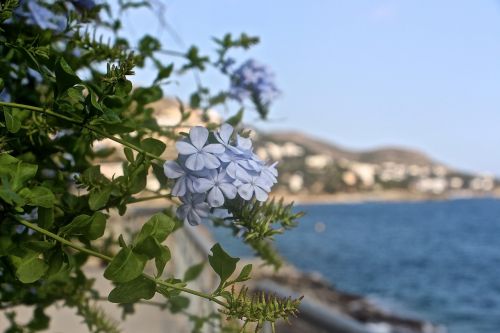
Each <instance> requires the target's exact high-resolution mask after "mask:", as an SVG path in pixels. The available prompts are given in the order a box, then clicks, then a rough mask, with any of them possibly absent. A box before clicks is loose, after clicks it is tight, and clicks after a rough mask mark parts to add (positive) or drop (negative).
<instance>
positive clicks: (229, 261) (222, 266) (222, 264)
mask: <svg viewBox="0 0 500 333" xmlns="http://www.w3.org/2000/svg"><path fill="white" fill-rule="evenodd" d="M210 251H211V252H212V254H211V255H208V262H209V263H210V266H212V268H213V270H214V271H215V273H217V275H219V277H220V280H221V281H220V284H219V286H222V285H223V284H224V282H226V281H227V279H228V278H229V277H230V276H231V274H233V273H234V271H235V269H236V263H237V262H238V261H239V260H240V258H233V257H231V256H230V255H229V254H227V253H226V251H224V250H223V249H222V247H221V246H220V244H219V243H217V244H215V245H214V246H212V248H211V249H210Z"/></svg>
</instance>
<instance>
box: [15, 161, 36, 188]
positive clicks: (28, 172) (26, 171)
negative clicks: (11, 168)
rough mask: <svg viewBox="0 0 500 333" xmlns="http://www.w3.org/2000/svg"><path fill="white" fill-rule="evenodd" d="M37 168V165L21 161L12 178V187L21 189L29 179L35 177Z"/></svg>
mask: <svg viewBox="0 0 500 333" xmlns="http://www.w3.org/2000/svg"><path fill="white" fill-rule="evenodd" d="M37 170H38V166H37V165H35V164H29V163H24V162H21V161H19V163H18V164H17V167H16V169H15V172H14V175H13V178H12V189H13V190H15V191H16V190H19V189H21V188H22V187H23V185H24V183H25V182H26V181H27V180H29V179H31V178H33V177H35V175H36V171H37Z"/></svg>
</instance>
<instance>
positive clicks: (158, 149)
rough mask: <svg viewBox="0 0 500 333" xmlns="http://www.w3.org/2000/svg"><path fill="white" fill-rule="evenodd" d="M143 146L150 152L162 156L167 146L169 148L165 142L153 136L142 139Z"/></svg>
mask: <svg viewBox="0 0 500 333" xmlns="http://www.w3.org/2000/svg"><path fill="white" fill-rule="evenodd" d="M141 147H142V149H144V150H145V151H147V152H148V153H151V154H153V155H156V156H160V155H161V154H162V153H163V152H164V151H165V148H167V146H166V145H165V144H164V143H163V142H161V141H160V140H156V139H153V138H147V139H144V140H142V141H141Z"/></svg>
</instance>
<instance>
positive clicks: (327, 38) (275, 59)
mask: <svg viewBox="0 0 500 333" xmlns="http://www.w3.org/2000/svg"><path fill="white" fill-rule="evenodd" d="M165 3H166V17H167V20H168V22H169V24H170V25H171V26H172V27H174V29H175V30H176V32H177V33H178V34H179V36H180V37H181V39H182V41H183V43H184V44H185V45H184V46H189V45H191V44H197V45H199V46H201V48H202V49H203V50H206V51H207V52H208V51H210V50H212V49H213V44H212V43H211V41H210V38H211V37H212V36H222V35H223V34H224V33H226V32H233V33H239V32H243V31H244V32H247V33H249V34H255V35H259V36H260V37H261V41H262V42H261V44H260V45H259V46H257V47H255V48H254V49H252V50H251V51H250V52H248V53H246V54H237V55H238V58H239V59H240V60H242V61H243V60H245V59H246V58H247V57H253V58H256V59H258V60H260V61H261V62H264V63H266V64H268V65H269V66H271V67H272V69H273V70H274V72H275V73H276V79H277V83H278V85H279V87H280V88H281V90H282V91H283V96H282V97H281V98H280V99H279V100H278V101H277V102H276V103H275V104H274V107H273V110H272V113H271V120H270V122H269V123H261V122H259V123H258V126H259V127H260V128H263V129H266V130H272V129H297V130H301V131H304V132H307V133H309V134H311V135H314V136H316V137H319V138H323V139H326V140H329V141H332V142H335V143H337V144H340V145H342V146H345V147H348V148H354V149H370V148H375V147H379V146H387V145H389V146H394V145H397V146H405V147H410V148H415V149H419V150H422V151H424V152H426V153H428V154H429V155H431V156H432V157H434V158H436V159H438V160H440V161H442V162H444V163H446V164H448V165H451V166H455V167H457V168H461V169H464V170H472V171H481V172H490V173H494V174H497V175H500V152H499V150H498V146H499V144H500V130H499V126H500V110H499V109H500V3H499V2H497V1H492V0H490V1H487V0H484V1H470V0H469V1H465V0H454V1H451V0H442V1H432V0H406V1H403V0H399V1H376V0H371V1H368V0H366V1H362V0H359V1H357V0H352V1H334V0H330V1H327V0H324V1H319V0H317V1H311V0H310V1H298V0H294V1H281V0H279V1H278V0H273V1H263V0H253V1H243V0H210V1H201V0H198V1H191V0H171V1H165ZM148 15H149V14H147V13H142V14H140V15H138V16H135V15H129V16H128V17H127V18H126V19H125V24H126V25H127V30H128V31H129V33H130V34H131V35H132V36H139V35H140V34H141V33H143V32H145V31H148V32H149V33H152V34H159V36H160V38H161V40H162V42H163V44H164V45H165V47H166V48H171V49H182V45H179V43H177V42H175V41H174V40H173V39H172V37H171V35H170V34H168V33H167V32H165V31H160V30H159V29H158V26H157V24H156V23H155V22H154V20H152V19H151V18H150V16H148ZM138 79H139V80H145V76H142V77H141V76H139V78H138ZM204 82H205V83H206V84H209V85H210V84H211V85H215V86H217V85H222V84H226V82H225V81H224V80H223V79H222V78H219V77H217V76H214V75H211V74H209V75H208V76H207V77H205V78H204ZM169 89H170V88H169V87H167V91H168V90H169ZM171 89H172V91H175V92H178V93H179V94H182V93H183V91H182V90H179V91H176V89H178V88H176V87H174V86H172V87H171ZM255 120H256V116H255V115H254V114H249V115H247V121H248V122H252V123H254V121H255Z"/></svg>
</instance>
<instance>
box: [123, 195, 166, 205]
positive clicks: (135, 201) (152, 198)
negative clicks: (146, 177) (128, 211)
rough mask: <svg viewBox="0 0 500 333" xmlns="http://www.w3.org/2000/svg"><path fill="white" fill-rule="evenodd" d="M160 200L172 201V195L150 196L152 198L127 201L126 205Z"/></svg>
mask: <svg viewBox="0 0 500 333" xmlns="http://www.w3.org/2000/svg"><path fill="white" fill-rule="evenodd" d="M162 198H164V199H168V200H172V195H171V194H158V195H152V196H149V197H143V198H132V199H130V200H129V201H128V203H137V202H143V201H148V200H155V199H162Z"/></svg>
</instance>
